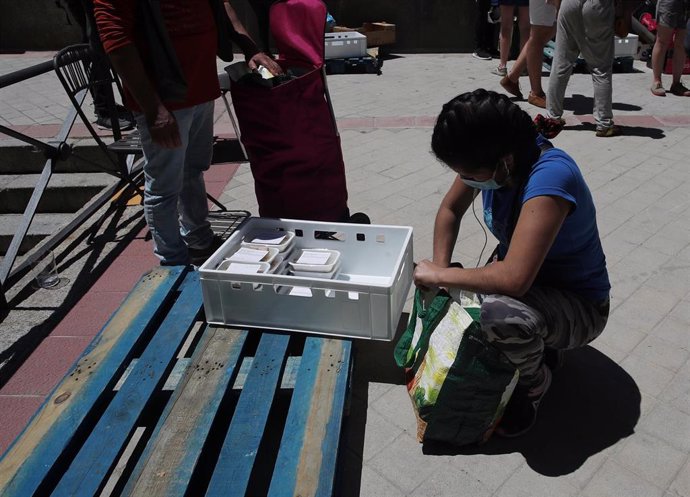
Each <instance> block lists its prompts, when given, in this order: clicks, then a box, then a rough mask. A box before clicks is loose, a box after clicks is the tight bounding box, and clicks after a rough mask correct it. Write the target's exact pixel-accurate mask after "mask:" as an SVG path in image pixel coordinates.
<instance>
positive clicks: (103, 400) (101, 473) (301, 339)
mask: <svg viewBox="0 0 690 497" xmlns="http://www.w3.org/2000/svg"><path fill="white" fill-rule="evenodd" d="M200 318H201V319H200ZM350 351H351V342H350V341H348V340H339V339H328V338H315V337H305V336H304V335H299V336H291V335H289V334H279V333H268V332H261V331H258V330H240V329H232V328H225V327H217V326H209V325H207V324H206V323H204V322H203V311H202V302H201V289H200V284H199V276H198V273H197V272H195V271H187V270H181V269H166V268H160V269H155V270H153V271H152V272H150V273H149V274H147V275H145V276H144V277H143V278H142V280H141V281H140V282H139V284H138V285H137V286H136V287H135V289H134V290H133V291H132V292H131V293H130V295H129V296H128V297H127V299H126V300H125V302H124V303H123V304H122V306H121V307H120V308H119V309H118V311H117V312H116V313H115V314H114V315H113V316H112V317H111V319H110V321H109V322H108V323H107V324H106V326H105V327H104V328H103V330H102V331H101V333H100V334H99V336H98V337H97V338H96V339H95V340H94V342H93V343H92V345H91V346H90V347H89V349H88V350H87V351H86V352H85V354H84V355H83V356H82V357H81V358H80V359H79V361H78V362H77V364H76V365H75V366H74V367H73V368H72V370H71V371H70V373H69V374H68V375H67V376H66V377H65V378H64V380H63V381H62V382H61V383H60V384H59V385H58V386H57V387H56V389H55V390H54V391H53V392H52V393H51V395H50V396H49V397H48V399H47V401H46V403H45V404H44V405H43V406H42V408H41V409H40V410H39V411H38V413H37V414H36V415H35V416H34V418H33V419H32V420H31V422H30V423H29V425H28V426H27V428H26V429H25V431H24V432H23V433H22V435H20V437H19V438H18V439H17V440H16V441H15V442H14V444H13V445H12V446H11V447H10V448H9V449H8V451H7V452H6V453H5V454H4V456H3V458H2V460H0V495H3V496H5V497H13V496H16V497H30V496H44V495H52V496H92V495H142V496H147V497H152V496H166V497H172V496H183V495H194V496H196V495H208V496H216V495H224V496H243V495H246V494H250V495H269V496H287V495H301V496H313V495H331V494H332V493H333V487H334V482H335V475H336V461H337V454H338V444H339V438H340V431H341V425H342V420H343V413H344V406H345V401H346V392H347V389H348V378H349V374H350V366H351V358H350Z"/></svg>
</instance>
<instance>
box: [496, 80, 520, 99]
mask: <svg viewBox="0 0 690 497" xmlns="http://www.w3.org/2000/svg"><path fill="white" fill-rule="evenodd" d="M501 86H502V87H503V89H504V90H505V91H507V92H508V93H510V94H511V95H513V96H515V97H517V98H519V99H521V100H522V92H521V91H520V83H519V82H518V81H513V80H512V79H510V78H509V77H508V76H503V77H502V78H501Z"/></svg>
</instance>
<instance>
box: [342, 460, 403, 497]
mask: <svg viewBox="0 0 690 497" xmlns="http://www.w3.org/2000/svg"><path fill="white" fill-rule="evenodd" d="M405 495H406V493H405V492H404V491H403V490H401V489H399V488H398V487H396V486H395V485H394V484H392V483H391V482H390V481H388V480H387V479H386V478H384V477H383V476H381V475H380V474H378V473H377V472H376V471H374V470H372V469H370V468H368V467H366V466H365V467H364V468H362V480H361V487H360V490H359V496H360V497H404V496H405ZM343 497H346V496H345V495H343Z"/></svg>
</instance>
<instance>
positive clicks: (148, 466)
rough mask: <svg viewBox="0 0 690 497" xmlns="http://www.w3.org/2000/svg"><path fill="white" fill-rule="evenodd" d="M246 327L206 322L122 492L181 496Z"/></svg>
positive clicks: (234, 370) (152, 496) (233, 370)
mask: <svg viewBox="0 0 690 497" xmlns="http://www.w3.org/2000/svg"><path fill="white" fill-rule="evenodd" d="M246 337H247V331H244V330H235V329H228V328H217V327H209V328H208V329H207V330H206V331H205V333H204V335H203V336H202V342H201V343H200V344H199V345H198V346H197V349H196V351H195V352H194V356H193V357H192V363H191V365H190V367H189V368H188V369H187V372H186V373H185V375H184V377H183V379H182V381H181V382H180V384H179V385H178V387H177V389H176V390H175V393H174V394H173V397H172V398H171V399H170V401H169V402H168V405H167V406H166V409H165V411H164V412H163V414H162V416H161V418H160V421H159V422H158V425H157V426H156V429H155V431H154V433H153V435H152V436H151V440H150V441H149V443H148V445H147V447H146V450H145V451H144V453H143V454H142V456H141V458H140V462H139V464H138V465H137V467H136V468H135V469H134V472H133V473H132V476H131V477H130V480H129V482H128V484H127V486H126V487H125V491H124V492H123V494H124V495H132V496H142V497H158V496H160V497H175V496H180V497H182V496H184V495H185V492H186V491H187V486H188V483H189V480H190V478H191V476H192V473H193V471H194V468H195V467H196V465H197V463H198V461H199V457H200V455H201V449H202V447H203V445H204V443H205V441H206V438H207V437H208V434H209V431H210V428H211V424H212V423H213V420H214V418H215V416H216V412H217V410H218V406H219V405H220V403H221V400H222V399H223V397H224V395H225V392H226V391H227V389H228V385H229V384H230V382H231V381H232V380H233V378H234V377H235V375H236V374H237V370H238V369H239V368H238V367H237V364H238V362H239V358H240V354H241V352H242V348H243V347H244V343H245V339H246Z"/></svg>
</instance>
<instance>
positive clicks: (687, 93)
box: [669, 81, 690, 97]
mask: <svg viewBox="0 0 690 497" xmlns="http://www.w3.org/2000/svg"><path fill="white" fill-rule="evenodd" d="M669 91H670V92H671V93H673V94H674V95H676V96H677V97H690V89H688V87H687V86H685V85H684V84H683V83H682V82H681V81H678V82H677V83H673V84H672V85H671V88H670V89H669Z"/></svg>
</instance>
